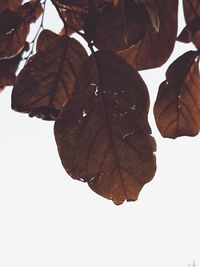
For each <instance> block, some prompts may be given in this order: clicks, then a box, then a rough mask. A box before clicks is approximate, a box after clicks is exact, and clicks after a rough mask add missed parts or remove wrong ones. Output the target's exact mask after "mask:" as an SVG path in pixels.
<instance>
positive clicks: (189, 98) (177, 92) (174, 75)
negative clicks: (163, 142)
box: [154, 51, 200, 138]
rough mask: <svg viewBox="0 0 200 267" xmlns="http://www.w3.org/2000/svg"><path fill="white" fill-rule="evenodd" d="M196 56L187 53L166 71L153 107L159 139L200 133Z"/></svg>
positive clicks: (197, 57) (198, 78) (194, 53)
mask: <svg viewBox="0 0 200 267" xmlns="http://www.w3.org/2000/svg"><path fill="white" fill-rule="evenodd" d="M198 64H199V52H198V51H189V52H187V53H185V54H183V55H182V56H181V57H179V58H178V59H177V60H176V61H174V62H173V63H172V64H171V65H170V67H169V68H168V70H167V73H166V81H164V82H163V83H162V84H161V85H160V88H159V92H158V96H157V100H156V102H155V106H154V115H155V119H156V123H157V127H158V129H159V131H160V133H161V134H162V136H163V137H169V138H176V137H179V136H183V135H187V136H195V135H197V134H198V132H199V130H200V76H199V67H198Z"/></svg>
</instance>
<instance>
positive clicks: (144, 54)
mask: <svg viewBox="0 0 200 267" xmlns="http://www.w3.org/2000/svg"><path fill="white" fill-rule="evenodd" d="M154 5H155V9H157V12H158V18H159V32H156V30H155V25H154V26H153V25H152V27H151V28H150V29H149V30H148V31H147V32H146V34H145V35H144V37H143V38H142V40H141V41H140V42H139V43H137V44H136V45H134V46H132V47H130V48H128V49H127V50H124V51H121V52H119V55H120V56H122V57H123V58H124V59H125V60H127V62H128V63H129V64H130V65H132V66H133V67H134V68H136V69H137V70H144V69H149V68H156V67H159V66H161V65H162V64H164V63H165V62H166V60H167V59H168V58H169V56H170V55H171V53H172V51H173V48H174V44H175V40H176V35H177V11H178V1H177V0H168V1H161V0H158V1H155V4H154Z"/></svg>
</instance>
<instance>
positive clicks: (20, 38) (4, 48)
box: [0, 23, 29, 59]
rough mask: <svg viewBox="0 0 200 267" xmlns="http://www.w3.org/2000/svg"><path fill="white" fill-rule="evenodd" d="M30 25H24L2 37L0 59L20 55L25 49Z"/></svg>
mask: <svg viewBox="0 0 200 267" xmlns="http://www.w3.org/2000/svg"><path fill="white" fill-rule="evenodd" d="M28 32H29V25H28V24H25V23H22V24H21V25H20V26H19V27H17V29H15V30H14V31H10V32H9V33H7V34H3V35H1V36H0V59H8V58H12V57H15V56H16V55H18V54H19V53H20V52H21V51H22V50H23V48H24V45H25V41H26V37H27V34H28Z"/></svg>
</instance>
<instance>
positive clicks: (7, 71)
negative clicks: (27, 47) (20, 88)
mask: <svg viewBox="0 0 200 267" xmlns="http://www.w3.org/2000/svg"><path fill="white" fill-rule="evenodd" d="M21 58H22V53H20V54H19V55H17V56H16V57H14V58H11V59H3V60H0V90H1V89H3V88H4V87H5V86H7V85H13V84H14V82H15V79H16V75H15V72H16V70H17V68H18V65H19V62H20V61H21Z"/></svg>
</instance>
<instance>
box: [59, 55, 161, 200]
mask: <svg viewBox="0 0 200 267" xmlns="http://www.w3.org/2000/svg"><path fill="white" fill-rule="evenodd" d="M148 109H149V97H148V92H147V88H146V86H145V84H144V82H143V80H142V78H141V77H140V75H139V74H138V73H137V72H136V71H135V70H134V69H132V68H131V67H130V66H128V65H127V64H126V63H125V61H123V60H122V59H120V58H119V57H117V56H114V55H112V54H110V53H106V52H96V53H95V54H94V55H92V56H90V58H89V60H88V61H86V62H85V64H84V66H83V68H82V71H81V73H80V75H79V78H78V80H77V83H76V89H75V92H74V94H73V97H72V98H71V99H70V101H69V102H68V104H67V105H66V106H65V109H64V111H63V112H62V114H61V116H60V117H59V118H58V119H57V121H56V123H55V137H56V142H57V145H58V151H59V154H60V157H61V160H62V163H63V166H64V167H65V169H66V171H67V172H68V173H69V174H70V176H72V177H73V178H74V179H78V180H81V181H85V182H87V183H88V184H89V186H90V187H91V188H92V190H94V191H95V192H96V193H98V194H100V195H101V196H103V197H106V198H108V199H112V200H113V201H114V203H115V204H121V203H123V202H124V200H127V201H131V200H132V201H133V200H136V199H137V198H138V195H139V192H140V190H141V189H142V187H143V185H144V184H145V183H147V182H149V181H150V180H151V179H152V178H153V176H154V173H155V169H156V163H155V156H154V151H155V149H156V147H155V141H154V139H153V137H151V135H150V133H151V129H150V126H149V124H148V121H147V114H148Z"/></svg>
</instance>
